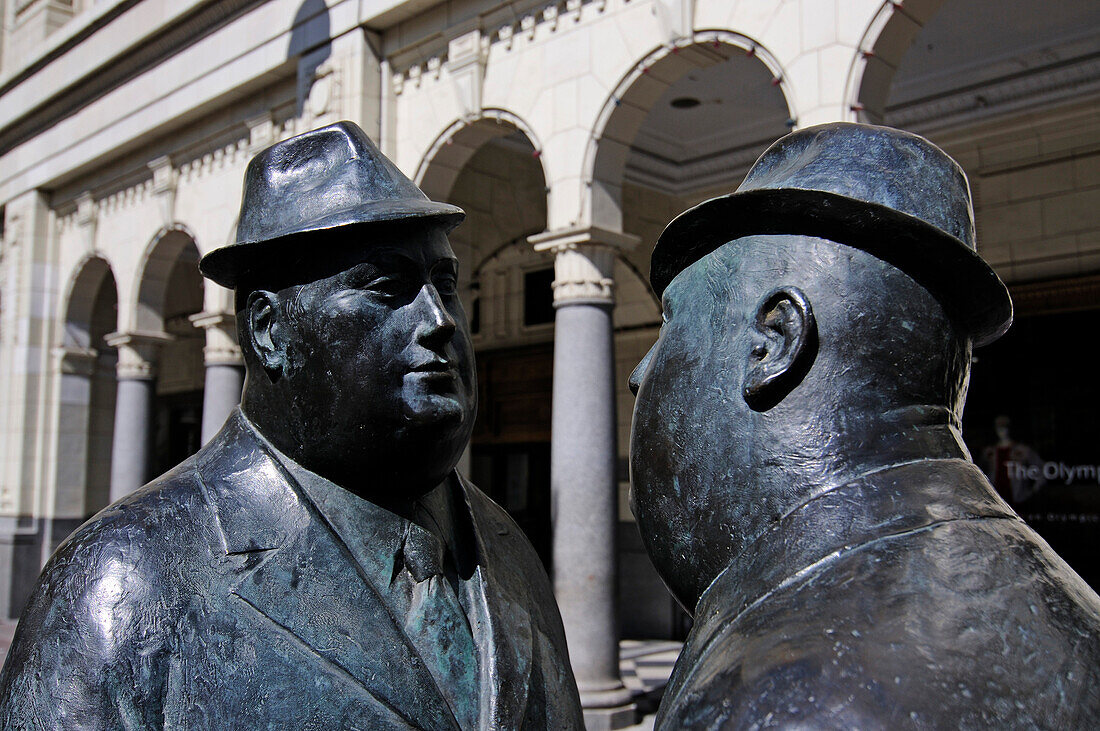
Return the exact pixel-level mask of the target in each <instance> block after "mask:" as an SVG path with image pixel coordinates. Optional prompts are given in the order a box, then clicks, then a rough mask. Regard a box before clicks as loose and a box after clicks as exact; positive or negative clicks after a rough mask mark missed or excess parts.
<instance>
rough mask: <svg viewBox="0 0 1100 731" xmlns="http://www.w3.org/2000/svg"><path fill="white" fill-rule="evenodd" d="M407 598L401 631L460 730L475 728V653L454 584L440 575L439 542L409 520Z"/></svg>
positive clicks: (442, 558) (441, 560)
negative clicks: (415, 650) (426, 668)
mask: <svg viewBox="0 0 1100 731" xmlns="http://www.w3.org/2000/svg"><path fill="white" fill-rule="evenodd" d="M402 558H403V560H404V563H405V569H406V571H408V574H409V576H410V577H411V579H412V581H413V584H412V596H411V601H410V603H409V613H408V615H407V616H406V619H405V632H406V633H407V634H408V636H409V638H410V639H411V640H412V642H413V645H414V646H415V647H416V648H417V649H418V650H419V652H420V655H421V657H422V658H423V660H424V662H425V664H427V666H428V670H429V672H431V674H432V676H433V677H434V678H435V679H436V682H437V683H438V684H439V687H440V690H441V691H442V692H443V695H444V697H445V698H446V699H447V702H448V704H449V705H450V707H451V708H452V709H453V710H454V713H455V717H456V718H457V719H458V723H459V725H460V726H461V727H462V728H464V729H465V728H469V729H475V728H477V726H478V674H477V652H476V649H475V645H474V639H473V635H472V634H471V632H470V625H469V622H468V620H467V618H466V613H465V611H463V609H462V606H461V604H460V603H459V601H458V597H457V595H456V594H455V590H454V587H453V586H452V584H451V582H450V581H449V580H448V579H447V577H446V576H445V575H444V573H443V570H444V556H443V545H442V544H441V543H440V542H439V541H438V540H437V539H436V538H435V536H433V535H432V534H431V533H429V532H428V531H427V530H425V529H423V528H421V527H420V526H418V525H416V524H415V523H410V524H409V528H408V529H407V531H406V533H405V541H404V546H403V557H402Z"/></svg>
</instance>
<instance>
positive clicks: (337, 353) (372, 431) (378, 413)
mask: <svg viewBox="0 0 1100 731" xmlns="http://www.w3.org/2000/svg"><path fill="white" fill-rule="evenodd" d="M364 235H372V236H374V235H376V234H373V233H372V232H365V233H364ZM382 235H383V236H385V235H392V236H400V240H394V241H392V243H390V242H387V241H386V240H384V239H383V240H375V241H372V242H371V244H370V245H368V246H365V247H349V248H348V249H347V250H346V251H344V252H343V253H341V254H338V255H337V256H339V257H342V261H340V262H339V263H340V265H341V268H342V270H341V271H339V272H338V273H336V274H334V275H332V276H329V277H325V278H322V279H317V280H315V281H313V282H310V283H309V284H306V285H302V286H300V287H297V288H291V289H289V290H284V292H283V293H280V296H281V297H285V296H286V295H287V294H289V296H290V301H289V302H287V303H285V304H284V307H283V309H284V313H283V315H284V319H285V321H286V322H287V323H288V325H289V328H290V329H291V330H292V332H291V333H288V335H289V337H287V338H286V340H287V342H288V343H289V346H288V352H287V361H288V366H287V369H286V377H287V378H288V379H289V380H290V386H291V392H292V394H293V397H292V399H293V401H294V408H297V409H298V410H299V412H300V414H298V415H296V416H298V418H297V419H295V421H296V422H297V423H299V424H302V425H304V428H305V429H306V431H305V432H304V434H303V436H302V437H300V440H301V441H302V442H308V443H309V444H310V446H309V447H308V448H307V449H305V450H303V454H304V455H305V456H306V457H307V458H308V459H309V460H310V461H311V462H313V464H311V465H306V466H308V467H311V468H312V469H314V470H315V471H318V472H321V473H323V474H330V475H337V476H342V477H343V480H342V481H343V482H345V483H347V482H348V481H349V480H351V481H354V480H356V479H358V480H360V481H364V480H368V479H373V478H379V477H380V478H386V477H388V476H393V477H397V478H401V479H402V481H403V482H404V483H406V484H409V485H415V486H422V488H424V489H429V488H430V487H434V485H435V484H438V482H439V480H441V479H442V478H443V477H445V476H446V474H447V473H449V472H450V470H451V469H453V467H454V465H455V464H456V463H457V461H458V458H459V456H460V455H461V453H462V450H463V449H464V448H465V445H466V442H467V441H468V439H469V435H470V431H471V429H472V427H473V421H474V414H475V410H476V406H477V392H476V381H475V377H474V356H473V347H472V345H471V342H470V330H469V325H468V324H467V321H466V314H465V312H464V311H463V308H462V304H461V302H460V301H459V298H458V293H457V290H456V287H457V278H458V261H457V260H456V259H455V256H454V253H453V252H452V251H451V247H450V244H449V243H448V241H447V237H446V234H445V233H443V231H442V230H441V229H439V228H438V227H432V228H415V229H402V230H399V231H397V232H394V233H392V234H382ZM286 310H289V312H287V311H286ZM361 470H367V472H366V473H364V472H361ZM347 486H348V487H349V488H352V489H354V486H353V485H347ZM411 489H419V487H414V488H411Z"/></svg>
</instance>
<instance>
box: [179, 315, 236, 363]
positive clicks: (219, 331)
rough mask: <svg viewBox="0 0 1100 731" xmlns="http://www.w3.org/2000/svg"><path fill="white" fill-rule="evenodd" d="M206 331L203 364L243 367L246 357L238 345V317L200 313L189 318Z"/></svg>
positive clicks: (192, 322) (193, 323)
mask: <svg viewBox="0 0 1100 731" xmlns="http://www.w3.org/2000/svg"><path fill="white" fill-rule="evenodd" d="M187 319H189V320H190V321H191V324H192V325H194V326H195V327H200V328H202V329H203V330H205V331H206V347H205V348H203V351H202V354H203V362H204V363H205V364H206V365H208V366H212V365H231V366H243V365H244V356H242V355H241V349H240V347H239V346H238V345H237V317H236V315H234V314H233V313H231V312H198V313H195V314H194V315H191V316H190V317H189V318H187Z"/></svg>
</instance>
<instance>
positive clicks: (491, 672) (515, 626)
mask: <svg viewBox="0 0 1100 731" xmlns="http://www.w3.org/2000/svg"><path fill="white" fill-rule="evenodd" d="M456 474H457V473H456ZM459 482H460V484H461V486H462V490H463V494H464V496H465V499H466V505H467V507H468V508H469V511H470V515H471V516H472V518H473V526H474V534H475V536H476V540H477V551H478V572H479V573H480V594H481V600H482V602H483V603H482V604H481V606H480V611H478V612H476V614H478V615H480V616H479V617H478V622H477V623H478V625H480V626H479V631H478V632H476V641H477V645H478V655H479V661H480V672H479V674H480V681H481V699H480V701H481V705H480V709H481V710H480V715H481V727H482V728H486V729H489V728H492V729H512V728H520V727H522V725H523V717H524V713H525V711H526V708H527V692H528V686H529V685H530V675H531V655H532V647H533V641H534V638H533V634H532V631H533V628H532V623H531V614H530V609H529V607H530V604H531V597H530V593H529V592H528V587H527V580H526V578H525V577H524V576H522V575H521V574H520V573H518V572H517V570H516V569H517V567H516V565H515V558H516V557H515V556H512V555H509V552H508V548H509V546H510V544H511V542H512V541H510V540H508V538H507V536H508V535H509V534H510V533H513V532H514V531H515V530H516V528H515V526H514V525H512V524H510V521H509V522H506V521H505V520H502V519H501V517H500V516H499V515H498V514H497V513H498V511H500V508H499V507H497V506H496V505H495V504H492V503H490V502H489V500H488V498H486V497H484V496H483V495H482V494H481V493H480V492H479V491H478V490H477V489H476V488H473V487H472V486H471V485H470V484H469V483H467V482H466V480H465V479H464V478H462V477H461V475H460V476H459Z"/></svg>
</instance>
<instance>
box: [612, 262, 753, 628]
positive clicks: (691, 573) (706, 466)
mask: <svg viewBox="0 0 1100 731" xmlns="http://www.w3.org/2000/svg"><path fill="white" fill-rule="evenodd" d="M727 281H728V272H727V271H726V267H725V264H724V263H722V262H720V261H718V260H717V259H716V258H715V256H714V255H713V254H712V255H710V256H707V257H704V258H703V259H702V260H700V261H698V262H696V263H695V264H693V265H692V266H690V267H688V268H687V269H685V270H684V271H683V272H681V273H680V275H679V276H678V277H677V278H676V279H675V280H673V282H672V283H671V284H670V285H669V287H668V288H667V289H666V290H665V293H664V296H663V298H662V300H663V301H662V304H663V309H664V324H663V326H662V327H661V333H660V336H659V338H658V340H657V343H656V344H655V345H654V346H653V348H652V349H651V350H650V351H649V353H648V354H647V355H646V356H645V358H643V359H642V362H641V363H639V364H638V367H637V368H636V369H635V370H634V373H633V374H631V377H630V385H631V388H632V389H634V390H635V393H636V394H637V401H636V403H635V406H634V423H633V427H632V429H631V437H630V468H631V475H630V479H631V490H632V492H631V506H632V508H633V511H634V515H635V517H636V518H637V520H638V527H639V529H640V530H641V533H642V537H643V540H644V541H645V544H646V549H647V551H648V553H649V556H650V558H651V559H652V560H653V563H654V565H655V566H656V568H657V571H658V572H659V573H660V574H661V576H662V578H664V580H665V583H666V584H667V585H668V587H669V589H670V590H671V591H672V593H673V595H674V596H675V597H676V598H677V600H679V601H680V603H681V604H682V605H683V606H684V607H685V608H686V609H688V610H689V611H691V610H692V609H693V608H694V607H695V604H696V602H697V601H698V598H699V596H700V595H701V594H702V592H703V590H704V589H705V588H706V587H707V585H708V584H709V583H710V581H711V580H713V578H714V577H715V576H716V575H717V573H718V572H719V571H720V570H721V569H722V568H723V567H724V566H726V565H727V563H728V556H729V553H728V546H729V544H730V543H731V540H730V534H731V533H734V532H735V531H736V527H735V526H734V525H733V520H734V519H735V517H736V513H737V510H738V506H737V505H735V504H733V503H735V502H736V499H735V498H734V496H735V495H737V493H738V491H739V489H740V488H741V487H742V483H743V482H744V480H743V475H742V474H741V473H740V470H741V469H742V468H743V466H744V465H745V464H746V462H747V455H743V454H741V452H742V451H744V450H745V445H746V444H747V442H748V440H747V439H745V438H744V437H745V436H746V430H747V429H750V428H751V426H750V425H751V417H750V415H749V409H748V407H747V405H746V404H745V401H744V399H743V398H742V396H741V394H740V386H741V373H742V368H743V364H744V362H745V361H746V360H747V358H746V357H745V356H746V355H747V353H748V351H749V350H750V349H751V345H750V344H749V339H748V338H747V337H746V336H745V334H744V330H745V329H746V323H745V314H746V313H745V312H744V310H745V307H744V306H743V305H742V303H741V302H739V301H738V297H737V295H736V292H735V291H734V290H733V289H732V288H730V287H729V286H728V285H727ZM731 498H734V499H731Z"/></svg>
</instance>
